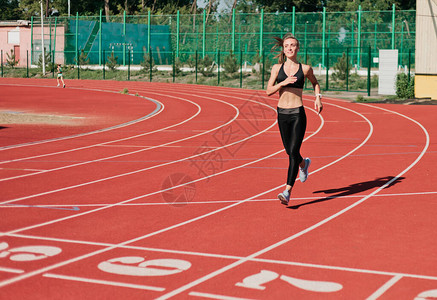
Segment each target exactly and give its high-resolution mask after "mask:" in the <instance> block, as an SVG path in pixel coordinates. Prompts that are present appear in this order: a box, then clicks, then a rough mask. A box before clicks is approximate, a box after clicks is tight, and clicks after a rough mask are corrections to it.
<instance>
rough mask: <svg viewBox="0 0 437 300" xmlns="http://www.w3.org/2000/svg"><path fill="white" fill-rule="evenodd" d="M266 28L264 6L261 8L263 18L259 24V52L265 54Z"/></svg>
mask: <svg viewBox="0 0 437 300" xmlns="http://www.w3.org/2000/svg"><path fill="white" fill-rule="evenodd" d="M263 29H264V8H261V20H260V24H259V54H260V55H263V47H264V46H263V35H264V32H263Z"/></svg>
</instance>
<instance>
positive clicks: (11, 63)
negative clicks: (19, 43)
mask: <svg viewBox="0 0 437 300" xmlns="http://www.w3.org/2000/svg"><path fill="white" fill-rule="evenodd" d="M6 55H7V58H6V63H7V64H8V65H9V66H10V67H11V68H12V69H13V68H14V67H15V66H16V65H18V61H19V60H16V59H15V52H14V50H13V49H11V54H9V53H6Z"/></svg>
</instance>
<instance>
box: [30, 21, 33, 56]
mask: <svg viewBox="0 0 437 300" xmlns="http://www.w3.org/2000/svg"><path fill="white" fill-rule="evenodd" d="M32 57H33V16H32V17H30V64H32V63H33V60H32Z"/></svg>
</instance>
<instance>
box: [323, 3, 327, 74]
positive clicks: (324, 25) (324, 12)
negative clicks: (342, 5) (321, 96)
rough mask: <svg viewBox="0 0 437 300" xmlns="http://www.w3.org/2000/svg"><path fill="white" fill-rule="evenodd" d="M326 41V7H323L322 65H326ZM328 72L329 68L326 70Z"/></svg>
mask: <svg viewBox="0 0 437 300" xmlns="http://www.w3.org/2000/svg"><path fill="white" fill-rule="evenodd" d="M325 41H326V7H323V35H322V65H325V50H326V48H325ZM326 71H328V68H326Z"/></svg>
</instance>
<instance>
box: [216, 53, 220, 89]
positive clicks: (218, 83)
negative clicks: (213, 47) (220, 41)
mask: <svg viewBox="0 0 437 300" xmlns="http://www.w3.org/2000/svg"><path fill="white" fill-rule="evenodd" d="M217 85H220V50H217Z"/></svg>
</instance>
